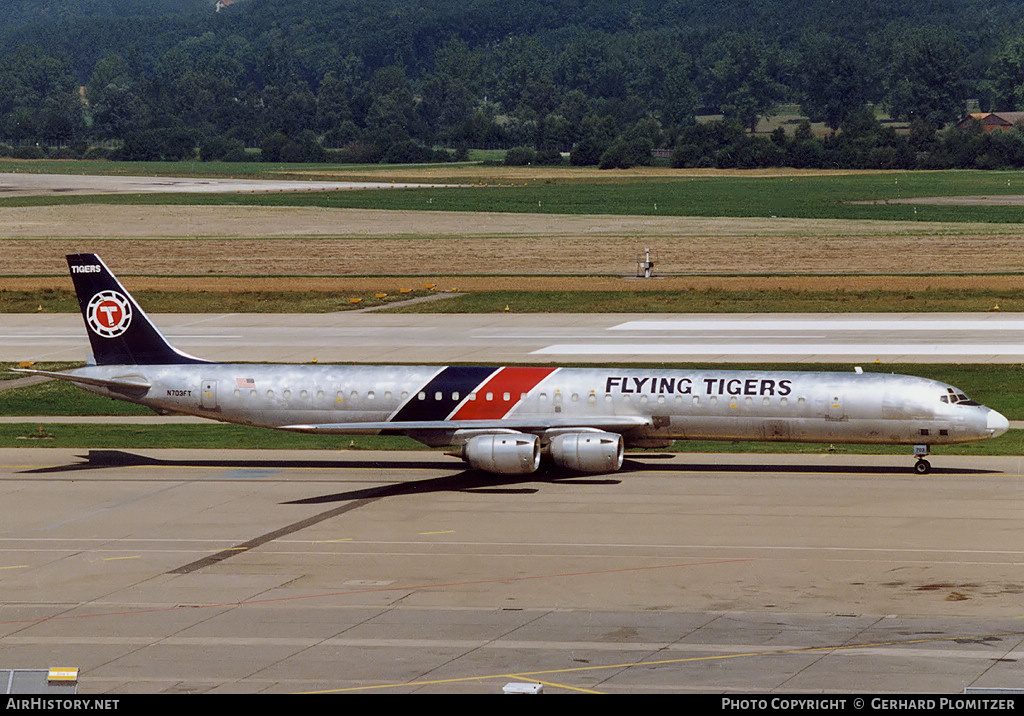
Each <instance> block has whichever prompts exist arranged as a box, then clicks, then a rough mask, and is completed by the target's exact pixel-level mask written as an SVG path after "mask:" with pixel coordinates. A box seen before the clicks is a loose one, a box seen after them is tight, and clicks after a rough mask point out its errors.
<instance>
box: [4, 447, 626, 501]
mask: <svg viewBox="0 0 1024 716" xmlns="http://www.w3.org/2000/svg"><path fill="white" fill-rule="evenodd" d="M81 457H84V458H85V461H84V462H77V463H71V464H68V465H55V466H52V467H42V468H35V469H32V470H25V471H24V472H25V473H27V474H31V473H36V474H40V473H59V472H79V471H83V470H97V469H102V468H111V467H115V468H116V467H139V466H146V465H152V466H161V467H208V468H212V469H218V468H219V469H224V470H239V469H242V470H245V469H249V470H257V469H263V470H267V469H289V468H319V469H328V470H329V469H332V468H337V469H344V468H348V469H353V468H357V469H390V470H392V471H393V472H394V473H395V474H396V476H397V475H398V474H400V473H402V474H408V473H409V472H412V471H416V470H445V469H451V468H452V463H451V461H447V460H418V461H413V462H402V463H400V464H399V463H389V462H387V461H381V460H338V461H330V460H327V461H325V460H267V459H260V460H241V459H230V460H220V459H203V458H194V459H178V460H168V459H162V458H154V457H149V456H147V455H138V454H135V453H131V452H126V451H123V450H90V451H89V454H88V455H83V456H81ZM619 482H621V480H618V479H614V478H606V479H589V478H587V477H585V476H580V475H578V474H566V473H564V472H559V471H557V470H555V469H551V468H546V467H545V468H541V469H540V470H538V471H537V472H535V473H533V474H532V475H495V474H492V473H487V472H480V471H477V470H461V469H460V470H459V471H458V472H456V473H454V474H451V475H444V476H442V477H435V478H428V479H420V480H416V479H413V480H407V481H403V482H395V483H390V484H387V485H379V486H375V487H368V488H361V489H357V490H349V491H346V492H340V493H335V494H331V495H322V496H318V497H311V498H306V499H302V500H294V501H290V502H287V503H285V504H322V503H327V502H345V501H351V500H364V499H379V498H382V497H394V496H398V495H411V494H423V493H429V492H474V493H489V494H534V493H536V492H537V491H538V489H537V488H535V487H533V488H531V487H527V486H526V484H527V483H534V484H536V483H550V484H558V483H563V484H572V485H588V484H590V485H594V484H600V485H615V484H618V483H619Z"/></svg>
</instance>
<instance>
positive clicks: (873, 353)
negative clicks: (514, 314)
mask: <svg viewBox="0 0 1024 716" xmlns="http://www.w3.org/2000/svg"><path fill="white" fill-rule="evenodd" d="M723 353H725V354H730V355H749V356H791V355H794V354H801V355H824V356H850V355H854V356H864V357H870V358H874V357H877V356H896V355H906V354H914V355H936V356H947V355H948V356H958V357H963V356H986V357H990V356H1000V357H1004V358H1007V359H1010V358H1012V359H1014V360H1016V359H1019V358H1021V357H1024V346H1014V345H1013V344H978V345H969V344H963V343H958V344H956V345H931V344H927V343H893V344H883V343H875V344H864V343H741V342H737V343H579V344H571V343H557V344H555V345H551V346H545V347H544V348H540V349H538V350H535V351H533V352H532V355H610V356H621V355H675V356H695V355H719V354H723Z"/></svg>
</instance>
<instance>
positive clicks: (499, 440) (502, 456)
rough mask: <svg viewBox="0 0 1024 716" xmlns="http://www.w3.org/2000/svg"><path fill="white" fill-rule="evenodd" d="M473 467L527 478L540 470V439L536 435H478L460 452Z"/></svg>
mask: <svg viewBox="0 0 1024 716" xmlns="http://www.w3.org/2000/svg"><path fill="white" fill-rule="evenodd" d="M462 457H463V459H464V460H465V461H466V462H468V463H469V464H470V465H471V466H472V467H474V468H476V469H477V470H483V471H484V472H493V473H497V474H498V475H529V474H530V473H531V472H535V471H536V470H537V468H538V467H540V439H539V438H538V437H537V436H536V435H524V434H515V435H508V434H500V435H477V436H475V437H472V438H470V439H469V440H468V441H467V442H466V444H465V445H464V446H463V448H462Z"/></svg>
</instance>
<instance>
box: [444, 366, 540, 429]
mask: <svg viewBox="0 0 1024 716" xmlns="http://www.w3.org/2000/svg"><path fill="white" fill-rule="evenodd" d="M556 370H557V368H525V367H524V368H502V369H501V370H499V371H498V372H497V373H495V374H494V375H493V376H491V377H490V378H489V379H487V380H486V381H484V383H483V385H481V386H480V387H479V388H477V389H476V400H468V399H467V400H466V401H465V402H463V403H462V405H461V406H460V407H459V409H458V410H456V411H455V412H454V413H453V414H452V416H451V417H450V418H449V420H498V419H500V418H504V417H505V416H506V415H508V413H509V411H510V410H512V408H514V407H515V406H516V403H518V402H519V401H520V400H521V399H522V396H523V393H529V392H530V391H531V390H533V389H534V388H535V387H537V384H538V383H540V382H541V381H542V380H544V379H545V378H547V377H548V376H549V375H551V374H552V373H554V372H555V371H556ZM488 395H490V400H488V399H487V397H488ZM506 395H507V396H508V398H506V397H505V396H506Z"/></svg>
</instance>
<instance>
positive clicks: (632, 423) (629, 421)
mask: <svg viewBox="0 0 1024 716" xmlns="http://www.w3.org/2000/svg"><path fill="white" fill-rule="evenodd" d="M653 424H654V423H653V420H652V419H651V418H650V417H645V416H640V415H635V416H634V415H603V416H602V415H598V416H571V415H566V416H557V417H555V416H552V417H543V416H536V417H523V418H508V419H506V420H402V421H390V422H380V423H320V424H311V425H282V426H281V427H280V429H281V430H290V431H292V432H297V433H311V434H323V435H352V434H357V433H378V432H389V433H405V432H414V431H422V430H439V431H455V430H474V431H487V430H495V431H499V430H519V431H522V432H527V433H531V432H543V431H545V430H551V429H553V428H594V429H597V430H608V431H611V432H619V431H623V430H633V429H635V428H643V427H650V426H652V425H653Z"/></svg>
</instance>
